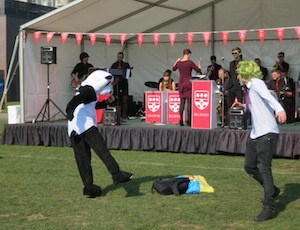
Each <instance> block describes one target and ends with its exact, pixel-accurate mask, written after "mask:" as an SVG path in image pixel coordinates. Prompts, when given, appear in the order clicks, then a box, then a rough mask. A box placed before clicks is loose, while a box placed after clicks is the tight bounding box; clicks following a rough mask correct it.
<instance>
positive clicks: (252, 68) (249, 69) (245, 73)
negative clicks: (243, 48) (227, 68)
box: [236, 61, 263, 80]
mask: <svg viewBox="0 0 300 230" xmlns="http://www.w3.org/2000/svg"><path fill="white" fill-rule="evenodd" d="M236 71H237V73H238V74H239V75H240V76H241V77H242V78H244V79H247V80H250V79H251V78H260V79H261V78H262V77H263V75H262V72H261V71H260V67H259V66H258V65H257V64H256V62H255V61H240V62H239V64H238V65H237V70H236Z"/></svg>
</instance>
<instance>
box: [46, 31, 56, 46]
mask: <svg viewBox="0 0 300 230" xmlns="http://www.w3.org/2000/svg"><path fill="white" fill-rule="evenodd" d="M54 34H55V32H48V33H47V43H49V42H50V41H51V39H52V37H53V35H54Z"/></svg>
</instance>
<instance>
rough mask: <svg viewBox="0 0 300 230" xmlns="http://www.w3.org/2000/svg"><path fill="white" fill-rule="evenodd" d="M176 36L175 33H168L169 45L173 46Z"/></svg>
mask: <svg viewBox="0 0 300 230" xmlns="http://www.w3.org/2000/svg"><path fill="white" fill-rule="evenodd" d="M176 36H177V33H172V34H169V40H170V43H171V46H174V44H175V40H176Z"/></svg>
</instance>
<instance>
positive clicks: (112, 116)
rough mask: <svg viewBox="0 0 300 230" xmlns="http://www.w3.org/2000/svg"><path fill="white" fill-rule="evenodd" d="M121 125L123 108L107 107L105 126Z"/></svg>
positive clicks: (104, 119)
mask: <svg viewBox="0 0 300 230" xmlns="http://www.w3.org/2000/svg"><path fill="white" fill-rule="evenodd" d="M120 123H121V107H120V106H116V107H107V108H106V109H105V110H104V117H103V124H104V125H120Z"/></svg>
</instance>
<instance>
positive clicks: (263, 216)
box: [254, 208, 277, 221]
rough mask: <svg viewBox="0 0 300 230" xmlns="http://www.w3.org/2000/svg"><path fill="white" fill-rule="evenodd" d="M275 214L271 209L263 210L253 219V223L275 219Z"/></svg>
mask: <svg viewBox="0 0 300 230" xmlns="http://www.w3.org/2000/svg"><path fill="white" fill-rule="evenodd" d="M276 215H277V213H276V211H275V210H274V209H273V208H264V209H263V210H262V212H261V213H260V214H259V215H258V216H255V217H254V221H265V220H269V219H272V218H274V217H276Z"/></svg>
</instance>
